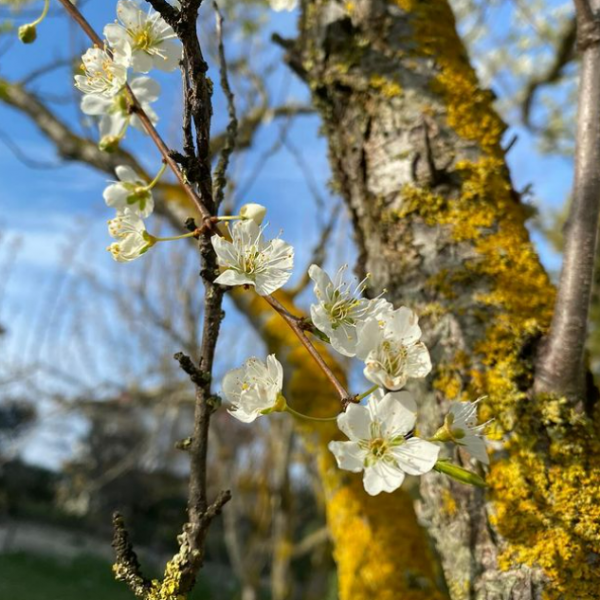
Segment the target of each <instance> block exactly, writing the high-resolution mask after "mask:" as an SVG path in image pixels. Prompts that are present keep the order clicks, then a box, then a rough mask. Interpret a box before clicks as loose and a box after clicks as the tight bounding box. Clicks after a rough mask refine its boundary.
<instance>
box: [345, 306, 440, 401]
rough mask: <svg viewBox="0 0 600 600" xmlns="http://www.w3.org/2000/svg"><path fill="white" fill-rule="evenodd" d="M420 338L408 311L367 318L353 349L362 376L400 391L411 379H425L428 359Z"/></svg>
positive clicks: (360, 328)
mask: <svg viewBox="0 0 600 600" xmlns="http://www.w3.org/2000/svg"><path fill="white" fill-rule="evenodd" d="M420 337H421V329H420V328H419V325H418V319H417V316H416V315H415V314H414V313H413V312H412V311H411V310H409V309H408V308H405V307H401V308H399V309H397V310H394V311H393V312H389V313H386V314H384V315H380V316H379V317H371V318H370V319H367V321H366V322H365V323H364V324H362V325H361V326H360V327H359V328H358V344H357V346H356V356H357V357H358V358H360V359H361V360H363V361H364V362H365V368H364V371H363V372H364V375H365V377H366V378H367V379H368V380H369V381H372V382H373V383H375V384H377V385H380V386H381V387H383V388H386V389H388V390H399V389H401V388H402V387H404V385H405V384H406V381H407V380H408V379H409V378H411V377H414V378H421V377H425V376H426V375H427V374H428V373H429V371H431V360H430V358H429V352H428V350H427V348H426V346H425V344H423V342H420V341H419V339H420Z"/></svg>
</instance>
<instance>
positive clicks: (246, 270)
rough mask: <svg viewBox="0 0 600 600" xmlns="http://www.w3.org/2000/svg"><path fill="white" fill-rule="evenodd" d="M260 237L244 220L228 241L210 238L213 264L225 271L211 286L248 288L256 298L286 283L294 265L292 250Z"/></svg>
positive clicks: (255, 226) (259, 233) (252, 226)
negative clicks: (213, 256)
mask: <svg viewBox="0 0 600 600" xmlns="http://www.w3.org/2000/svg"><path fill="white" fill-rule="evenodd" d="M262 234H263V231H262V229H261V228H259V226H258V225H257V224H256V223H255V222H254V221H253V220H251V219H248V220H245V221H238V222H237V223H236V224H235V225H234V226H233V227H232V231H231V238H232V241H228V240H226V239H225V238H223V237H221V236H218V235H213V237H212V238H211V242H212V245H213V248H214V249H215V252H216V253H217V263H218V264H219V266H220V267H221V268H222V269H225V270H224V271H223V272H222V273H221V275H219V277H217V279H215V283H219V284H220V285H231V286H234V285H252V286H254V287H255V288H256V292H257V293H258V294H260V295H261V296H267V295H269V294H272V293H273V292H274V291H275V290H277V289H279V288H280V287H281V286H282V285H284V284H285V283H286V282H287V281H288V279H289V278H290V276H291V274H292V267H293V265H294V249H293V248H292V247H291V246H290V245H289V244H287V243H286V242H284V241H283V240H281V239H279V238H275V239H274V240H269V241H265V240H264V239H263V235H262Z"/></svg>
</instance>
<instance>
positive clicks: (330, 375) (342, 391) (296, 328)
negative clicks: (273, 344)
mask: <svg viewBox="0 0 600 600" xmlns="http://www.w3.org/2000/svg"><path fill="white" fill-rule="evenodd" d="M263 298H264V299H265V301H266V302H267V303H268V304H269V305H271V307H272V308H273V309H274V310H275V311H276V312H278V313H279V314H280V315H281V317H282V318H283V320H284V321H285V322H286V323H287V324H288V325H289V326H290V327H291V329H292V331H293V332H294V333H295V334H296V336H297V337H298V339H299V340H300V341H301V342H302V345H303V346H304V347H305V348H306V349H307V350H308V353H309V354H310V355H311V356H312V358H313V359H314V361H315V362H316V363H317V365H318V366H319V368H320V369H321V371H323V373H324V374H325V376H326V377H327V379H329V381H330V382H331V384H332V385H333V387H334V388H335V390H336V392H337V393H338V395H339V397H340V402H341V403H342V406H343V407H344V409H345V408H346V406H348V404H349V403H350V402H354V401H355V398H354V397H352V396H351V395H350V394H349V393H348V392H347V391H346V388H345V387H344V386H343V385H342V384H341V383H340V380H339V379H338V378H337V377H336V376H335V373H334V372H333V371H332V370H331V369H330V368H329V366H328V365H327V363H326V362H325V361H324V360H323V357H322V356H321V355H320V354H319V352H318V351H317V349H316V348H315V347H314V346H313V345H312V343H311V341H310V340H309V339H308V337H306V334H305V333H304V330H303V329H302V326H301V325H300V321H301V319H298V318H297V317H294V316H293V315H291V314H290V313H289V312H288V311H287V310H286V308H285V307H284V306H283V305H282V304H281V303H280V302H279V301H277V300H275V298H274V297H273V296H263Z"/></svg>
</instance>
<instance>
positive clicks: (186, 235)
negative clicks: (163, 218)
mask: <svg viewBox="0 0 600 600" xmlns="http://www.w3.org/2000/svg"><path fill="white" fill-rule="evenodd" d="M196 235H198V231H197V230H196V231H190V233H184V234H183V235H173V236H171V237H156V236H152V237H153V238H154V239H155V240H156V241H157V242H171V241H174V240H183V239H185V238H190V237H194V236H196Z"/></svg>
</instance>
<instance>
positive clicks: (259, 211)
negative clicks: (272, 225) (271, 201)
mask: <svg viewBox="0 0 600 600" xmlns="http://www.w3.org/2000/svg"><path fill="white" fill-rule="evenodd" d="M266 214H267V209H266V208H265V207H264V206H263V205H262V204H253V203H250V204H244V206H242V208H240V217H243V218H244V219H252V220H253V221H254V222H255V223H256V224H257V225H260V224H261V223H262V222H263V219H264V218H265V215H266Z"/></svg>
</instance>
